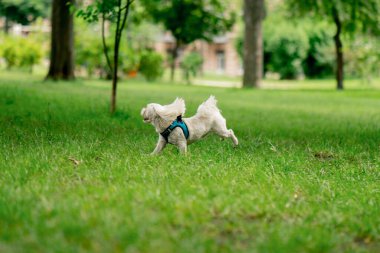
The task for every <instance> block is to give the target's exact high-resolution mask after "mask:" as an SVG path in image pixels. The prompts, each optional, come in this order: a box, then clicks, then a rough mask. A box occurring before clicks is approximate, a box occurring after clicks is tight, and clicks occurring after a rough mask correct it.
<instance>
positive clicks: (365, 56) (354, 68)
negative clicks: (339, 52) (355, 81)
mask: <svg viewBox="0 0 380 253" xmlns="http://www.w3.org/2000/svg"><path fill="white" fill-rule="evenodd" d="M344 43H345V44H346V47H345V48H344V50H345V51H344V54H345V55H344V56H345V57H344V60H345V74H347V76H350V77H359V78H362V79H363V80H364V81H366V82H367V84H369V83H370V82H371V81H372V78H373V77H379V76H380V68H379V66H380V44H379V42H378V39H377V38H373V37H363V36H356V37H355V40H353V41H352V40H351V41H345V42H344Z"/></svg>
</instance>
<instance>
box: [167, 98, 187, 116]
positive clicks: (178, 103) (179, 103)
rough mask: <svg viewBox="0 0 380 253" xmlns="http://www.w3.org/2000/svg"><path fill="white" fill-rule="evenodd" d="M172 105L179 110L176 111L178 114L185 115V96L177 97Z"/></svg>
mask: <svg viewBox="0 0 380 253" xmlns="http://www.w3.org/2000/svg"><path fill="white" fill-rule="evenodd" d="M170 106H173V108H175V110H176V111H177V112H176V113H177V116H178V115H182V116H184V115H185V111H186V105H185V100H183V98H176V99H175V100H174V102H173V103H172V104H171V105H170Z"/></svg>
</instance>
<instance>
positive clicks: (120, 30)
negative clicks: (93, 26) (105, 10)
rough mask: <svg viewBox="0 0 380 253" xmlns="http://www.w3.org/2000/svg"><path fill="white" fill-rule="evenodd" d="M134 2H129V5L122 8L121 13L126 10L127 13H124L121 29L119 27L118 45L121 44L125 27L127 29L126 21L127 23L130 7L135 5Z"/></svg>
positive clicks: (128, 0)
mask: <svg viewBox="0 0 380 253" xmlns="http://www.w3.org/2000/svg"><path fill="white" fill-rule="evenodd" d="M133 1H134V0H127V4H126V5H125V6H124V7H123V8H121V9H120V13H121V12H122V11H123V10H125V12H124V17H123V21H122V22H121V25H120V27H119V29H118V30H119V34H118V39H119V41H118V43H120V39H121V33H122V31H123V29H124V27H125V23H126V21H127V17H128V14H129V7H130V6H131V4H132V3H133Z"/></svg>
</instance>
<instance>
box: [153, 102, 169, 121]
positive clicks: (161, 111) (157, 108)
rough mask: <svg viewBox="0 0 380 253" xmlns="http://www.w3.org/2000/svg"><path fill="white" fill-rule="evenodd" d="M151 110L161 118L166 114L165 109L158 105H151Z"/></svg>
mask: <svg viewBox="0 0 380 253" xmlns="http://www.w3.org/2000/svg"><path fill="white" fill-rule="evenodd" d="M153 110H154V111H155V112H156V114H157V115H158V116H159V117H161V118H164V117H165V115H166V113H165V108H164V107H163V106H162V105H159V104H155V105H153Z"/></svg>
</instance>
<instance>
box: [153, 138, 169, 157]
mask: <svg viewBox="0 0 380 253" xmlns="http://www.w3.org/2000/svg"><path fill="white" fill-rule="evenodd" d="M165 146H166V140H165V139H164V137H162V136H161V135H159V137H158V142H157V145H156V148H155V149H154V150H153V152H152V153H151V155H158V154H160V153H161V152H162V150H163V149H164V148H165Z"/></svg>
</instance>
